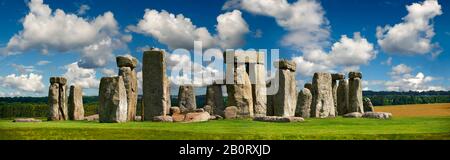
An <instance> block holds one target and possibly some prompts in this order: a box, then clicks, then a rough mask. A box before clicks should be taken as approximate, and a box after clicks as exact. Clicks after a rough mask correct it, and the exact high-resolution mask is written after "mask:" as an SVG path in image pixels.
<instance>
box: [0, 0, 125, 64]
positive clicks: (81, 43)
mask: <svg viewBox="0 0 450 160" xmlns="http://www.w3.org/2000/svg"><path fill="white" fill-rule="evenodd" d="M28 7H29V9H30V12H29V13H28V14H27V15H26V16H25V17H24V18H23V20H22V25H23V30H21V31H19V32H18V33H17V34H15V35H14V36H13V37H12V38H11V39H10V40H9V42H8V44H7V46H6V47H5V48H4V49H3V52H4V53H3V54H6V55H13V54H20V53H23V52H27V51H32V50H36V51H40V52H41V53H43V54H47V53H49V52H51V51H55V52H68V51H77V52H80V53H81V62H82V63H81V65H82V66H84V67H99V66H104V65H106V61H108V60H109V59H106V58H110V57H112V54H113V53H112V52H113V50H114V49H117V47H123V46H124V45H125V44H124V43H126V42H127V41H124V40H123V38H122V37H123V36H122V35H121V34H120V33H119V31H118V30H119V27H118V24H117V21H116V20H115V18H114V15H113V13H112V12H106V13H104V14H103V15H100V16H98V17H96V18H94V19H92V20H89V19H85V18H82V17H79V16H77V15H76V14H72V13H66V12H64V11H63V10H61V9H56V10H52V9H51V8H50V7H49V5H47V4H44V3H43V0H31V1H30V2H29V3H28ZM110 41H111V42H110ZM108 42H109V44H112V45H109V44H108ZM113 45H115V46H117V47H115V46H113ZM107 47H109V49H104V48H107Z"/></svg>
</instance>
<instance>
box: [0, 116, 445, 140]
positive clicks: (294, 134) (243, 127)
mask: <svg viewBox="0 0 450 160" xmlns="http://www.w3.org/2000/svg"><path fill="white" fill-rule="evenodd" d="M0 139H14V140H17V139H19V140H27V139H39V140H42V139H51V140H59V139H77V140H78V139H82V140H84V139H101V140H104V139H106V140H110V139H114V140H115V139H118V140H145V139H150V140H152V139H156V140H167V139H168V140H187V139H194V140H215V139H225V140H297V139H339V140H342V139H447V140H450V117H449V116H445V117H401V118H393V119H391V120H377V119H344V118H336V119H307V120H306V121H305V122H299V123H267V122H255V121H251V120H220V121H210V122H204V123H189V124H187V123H154V122H132V123H123V124H100V123H98V122H87V121H79V122H74V121H66V122H41V123H13V122H11V121H10V120H1V121H0Z"/></svg>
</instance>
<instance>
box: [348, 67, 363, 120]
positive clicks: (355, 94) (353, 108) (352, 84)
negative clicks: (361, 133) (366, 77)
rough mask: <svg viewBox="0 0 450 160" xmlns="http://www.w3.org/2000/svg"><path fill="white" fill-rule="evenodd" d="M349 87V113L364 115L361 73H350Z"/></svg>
mask: <svg viewBox="0 0 450 160" xmlns="http://www.w3.org/2000/svg"><path fill="white" fill-rule="evenodd" d="M348 77H349V81H348V83H349V87H348V92H349V93H348V103H349V110H348V112H359V113H364V105H363V94H362V80H361V78H362V74H361V72H350V73H349V76H348Z"/></svg>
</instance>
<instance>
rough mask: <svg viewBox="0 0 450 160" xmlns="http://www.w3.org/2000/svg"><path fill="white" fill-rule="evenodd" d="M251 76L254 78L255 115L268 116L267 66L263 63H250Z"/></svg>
mask: <svg viewBox="0 0 450 160" xmlns="http://www.w3.org/2000/svg"><path fill="white" fill-rule="evenodd" d="M249 66H250V67H252V68H253V69H250V77H253V78H251V79H252V95H253V104H254V107H253V109H254V116H266V114H267V91H266V90H267V88H266V67H265V66H264V64H263V63H256V64H250V65H249Z"/></svg>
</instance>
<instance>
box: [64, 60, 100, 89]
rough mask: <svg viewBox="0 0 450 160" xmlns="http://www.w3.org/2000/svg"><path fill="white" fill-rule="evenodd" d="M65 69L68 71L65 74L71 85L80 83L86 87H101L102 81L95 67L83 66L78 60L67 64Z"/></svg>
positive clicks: (79, 84)
mask: <svg viewBox="0 0 450 160" xmlns="http://www.w3.org/2000/svg"><path fill="white" fill-rule="evenodd" d="M65 69H66V70H67V71H66V73H64V75H63V76H64V77H66V78H67V80H68V83H69V85H78V86H81V87H82V88H85V89H89V88H92V89H96V88H98V87H99V84H100V81H99V80H98V79H97V78H96V76H95V74H96V71H95V69H88V68H82V67H80V66H79V65H78V62H74V63H72V64H68V65H66V66H65Z"/></svg>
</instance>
